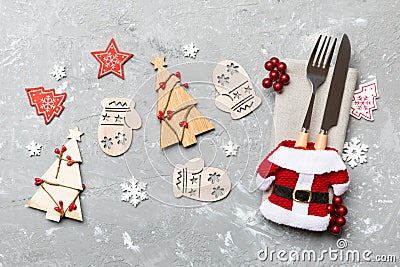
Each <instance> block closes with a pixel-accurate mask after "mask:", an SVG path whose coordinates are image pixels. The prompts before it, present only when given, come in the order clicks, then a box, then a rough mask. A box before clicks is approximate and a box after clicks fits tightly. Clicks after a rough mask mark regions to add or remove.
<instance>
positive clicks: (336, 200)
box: [332, 196, 343, 207]
mask: <svg viewBox="0 0 400 267" xmlns="http://www.w3.org/2000/svg"><path fill="white" fill-rule="evenodd" d="M342 202H343V198H341V197H339V196H334V197H333V199H332V203H333V205H335V206H336V207H338V206H340V205H342Z"/></svg>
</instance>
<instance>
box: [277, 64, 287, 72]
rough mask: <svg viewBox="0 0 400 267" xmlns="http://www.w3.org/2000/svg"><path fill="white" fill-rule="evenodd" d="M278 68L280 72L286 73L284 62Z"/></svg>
mask: <svg viewBox="0 0 400 267" xmlns="http://www.w3.org/2000/svg"><path fill="white" fill-rule="evenodd" d="M276 68H277V69H278V70H279V71H280V72H285V71H286V64H285V63H283V62H279V63H278V65H277V66H276Z"/></svg>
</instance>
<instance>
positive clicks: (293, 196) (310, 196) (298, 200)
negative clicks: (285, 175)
mask: <svg viewBox="0 0 400 267" xmlns="http://www.w3.org/2000/svg"><path fill="white" fill-rule="evenodd" d="M297 191H304V192H307V193H308V200H307V201H303V200H300V199H297V198H296V192H297ZM292 198H293V200H294V201H297V202H302V203H310V202H311V199H312V192H311V191H310V190H304V189H294V190H293V194H292Z"/></svg>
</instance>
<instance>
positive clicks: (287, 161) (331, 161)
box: [257, 140, 350, 231]
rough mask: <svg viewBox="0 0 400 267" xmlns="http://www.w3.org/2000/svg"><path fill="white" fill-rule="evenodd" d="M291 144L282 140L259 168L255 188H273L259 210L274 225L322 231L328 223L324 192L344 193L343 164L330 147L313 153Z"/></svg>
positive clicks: (311, 149) (346, 184)
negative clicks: (329, 190)
mask: <svg viewBox="0 0 400 267" xmlns="http://www.w3.org/2000/svg"><path fill="white" fill-rule="evenodd" d="M294 145H295V141H294V140H290V141H282V142H281V143H280V144H279V145H278V146H277V147H276V148H275V149H274V150H273V151H272V152H271V153H270V154H269V155H268V156H267V157H266V158H265V159H264V161H263V162H262V163H261V165H260V166H259V168H258V170H257V185H258V186H259V189H261V190H269V189H270V188H271V186H272V185H273V187H272V188H273V189H272V193H271V195H270V196H269V197H268V198H267V199H266V200H264V201H263V202H262V204H261V206H260V211H261V213H262V214H263V215H264V217H265V218H267V219H269V220H271V221H273V222H276V223H278V224H285V225H289V226H292V227H297V228H302V229H307V230H311V231H325V230H327V229H328V227H329V224H330V223H332V222H331V220H332V219H331V214H330V213H331V210H330V205H329V193H328V189H329V187H332V188H333V192H334V194H335V195H336V196H340V195H342V194H343V193H345V192H346V190H347V189H348V187H349V183H350V181H349V176H348V173H347V169H346V165H345V164H344V163H343V160H342V159H341V157H340V156H339V154H338V153H337V151H336V150H335V149H333V148H329V147H328V148H326V150H314V143H311V142H310V143H308V145H307V148H306V149H300V148H295V147H294ZM344 215H345V214H344ZM344 215H343V216H344Z"/></svg>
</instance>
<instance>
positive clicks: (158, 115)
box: [157, 110, 164, 120]
mask: <svg viewBox="0 0 400 267" xmlns="http://www.w3.org/2000/svg"><path fill="white" fill-rule="evenodd" d="M157 118H158V119H159V120H162V119H163V118H164V112H162V111H161V110H160V111H158V114H157Z"/></svg>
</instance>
